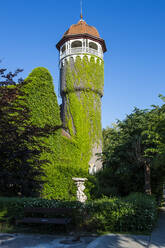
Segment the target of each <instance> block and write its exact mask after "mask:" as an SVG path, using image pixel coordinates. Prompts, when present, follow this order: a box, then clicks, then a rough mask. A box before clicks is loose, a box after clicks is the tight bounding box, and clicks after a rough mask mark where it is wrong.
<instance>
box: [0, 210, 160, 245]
mask: <svg viewBox="0 0 165 248" xmlns="http://www.w3.org/2000/svg"><path fill="white" fill-rule="evenodd" d="M1 235H2V234H1ZM2 237H3V236H0V247H2V248H144V247H146V248H165V207H163V208H162V210H161V212H160V217H159V221H158V223H157V226H156V228H155V230H154V231H153V232H152V234H151V236H140V235H122V234H107V235H103V236H100V237H98V238H96V237H82V238H81V242H80V243H75V244H62V243H61V241H62V240H71V239H72V237H60V236H53V235H22V234H20V235H17V236H15V237H14V238H12V237H11V239H10V240H8V241H5V242H3V241H2V242H1V240H2Z"/></svg>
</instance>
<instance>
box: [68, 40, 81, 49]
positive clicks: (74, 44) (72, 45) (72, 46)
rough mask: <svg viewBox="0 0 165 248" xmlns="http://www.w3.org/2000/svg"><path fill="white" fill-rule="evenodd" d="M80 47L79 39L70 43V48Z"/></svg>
mask: <svg viewBox="0 0 165 248" xmlns="http://www.w3.org/2000/svg"><path fill="white" fill-rule="evenodd" d="M75 47H82V42H81V41H80V40H76V41H73V42H72V44H71V48H75Z"/></svg>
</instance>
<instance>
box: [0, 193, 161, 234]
mask: <svg viewBox="0 0 165 248" xmlns="http://www.w3.org/2000/svg"><path fill="white" fill-rule="evenodd" d="M24 207H48V208H56V207H57V208H59V207H64V208H65V207H67V208H72V209H75V215H76V218H74V221H75V223H74V224H76V223H78V225H79V227H81V228H82V230H85V231H110V232H151V231H152V229H153V226H154V224H155V221H156V218H157V206H156V201H155V199H154V198H152V197H150V196H146V195H143V194H132V195H130V196H128V197H126V198H103V199H99V200H95V201H87V202H86V203H85V204H82V203H80V202H76V201H57V200H47V199H40V198H5V197H1V198H0V222H1V221H2V220H4V219H5V220H6V221H7V222H12V221H13V220H14V219H15V218H16V217H17V218H18V217H23V214H24V212H23V208H24ZM74 217H75V216H74Z"/></svg>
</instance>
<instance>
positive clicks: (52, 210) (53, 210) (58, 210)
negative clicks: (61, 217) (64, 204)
mask: <svg viewBox="0 0 165 248" xmlns="http://www.w3.org/2000/svg"><path fill="white" fill-rule="evenodd" d="M24 212H25V213H45V214H47V213H57V214H65V213H66V214H71V213H72V212H73V209H71V208H24Z"/></svg>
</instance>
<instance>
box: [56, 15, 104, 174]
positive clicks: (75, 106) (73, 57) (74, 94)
mask: <svg viewBox="0 0 165 248" xmlns="http://www.w3.org/2000/svg"><path fill="white" fill-rule="evenodd" d="M56 47H57V49H58V50H59V53H60V61H59V64H60V94H61V97H62V108H61V118H62V121H63V126H64V128H65V131H66V132H68V134H69V135H70V136H71V139H73V140H74V141H75V145H76V146H77V147H78V149H79V156H78V157H79V160H80V162H81V164H82V161H83V166H84V167H85V168H86V169H88V170H89V172H90V173H94V172H96V171H97V170H99V169H100V168H101V167H102V164H101V161H99V160H98V157H97V155H96V154H97V153H100V152H101V151H102V127H101V97H102V96H103V86H104V61H103V53H104V52H106V45H105V42H104V40H103V39H101V38H100V36H99V33H98V31H97V29H96V28H95V27H93V26H89V25H88V24H87V23H86V22H85V21H84V20H83V19H82V18H81V20H80V21H79V22H78V23H77V24H74V25H72V26H71V27H70V28H69V29H68V30H67V31H66V32H65V33H64V35H63V37H62V39H61V40H60V41H59V42H58V43H57V45H56ZM78 163H79V162H78Z"/></svg>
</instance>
